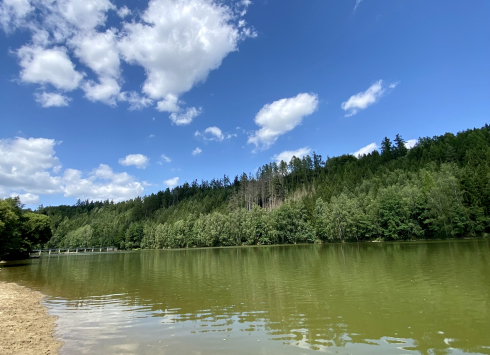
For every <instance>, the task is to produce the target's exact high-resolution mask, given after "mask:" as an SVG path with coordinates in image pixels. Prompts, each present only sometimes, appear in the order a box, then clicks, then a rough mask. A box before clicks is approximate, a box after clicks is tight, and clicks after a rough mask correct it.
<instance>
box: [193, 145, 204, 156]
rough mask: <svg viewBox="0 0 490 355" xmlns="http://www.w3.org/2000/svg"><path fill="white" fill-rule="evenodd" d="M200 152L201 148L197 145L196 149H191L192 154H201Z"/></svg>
mask: <svg viewBox="0 0 490 355" xmlns="http://www.w3.org/2000/svg"><path fill="white" fill-rule="evenodd" d="M201 153H202V149H201V148H199V147H197V148H196V149H194V150H193V151H192V155H199V154H201Z"/></svg>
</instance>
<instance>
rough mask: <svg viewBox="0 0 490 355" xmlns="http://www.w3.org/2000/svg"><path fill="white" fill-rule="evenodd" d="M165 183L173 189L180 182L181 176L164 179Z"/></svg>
mask: <svg viewBox="0 0 490 355" xmlns="http://www.w3.org/2000/svg"><path fill="white" fill-rule="evenodd" d="M163 183H164V184H165V185H167V186H168V187H169V188H171V189H173V188H174V187H175V186H177V185H178V184H179V178H178V177H174V178H171V179H168V180H163Z"/></svg>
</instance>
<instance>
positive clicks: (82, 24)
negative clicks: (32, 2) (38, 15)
mask: <svg viewBox="0 0 490 355" xmlns="http://www.w3.org/2000/svg"><path fill="white" fill-rule="evenodd" d="M37 6H38V7H39V8H40V9H42V10H43V11H44V12H45V14H46V15H45V16H46V17H45V19H44V23H43V25H44V26H46V27H48V28H50V29H52V31H53V32H54V37H55V38H57V39H59V40H61V39H64V38H67V37H68V36H70V35H72V34H73V33H77V32H79V31H90V30H92V29H94V28H96V27H97V26H100V25H103V24H104V23H105V22H106V20H107V11H109V10H115V9H116V7H115V6H114V5H113V4H112V3H111V2H110V1H109V0H59V1H50V0H47V1H46V0H44V1H43V0H42V1H38V2H37Z"/></svg>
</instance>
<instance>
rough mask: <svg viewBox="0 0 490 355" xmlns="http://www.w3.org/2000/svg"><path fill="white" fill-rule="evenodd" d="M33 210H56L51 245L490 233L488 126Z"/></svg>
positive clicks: (155, 244)
mask: <svg viewBox="0 0 490 355" xmlns="http://www.w3.org/2000/svg"><path fill="white" fill-rule="evenodd" d="M5 201H6V200H4V201H3V203H4V204H6V202H5ZM10 204H12V202H10ZM0 213H1V212H0ZM27 213H31V214H36V215H42V216H46V217H47V218H49V219H48V221H49V227H50V238H49V240H46V241H41V240H42V238H40V239H39V240H40V241H41V242H40V243H38V244H40V246H43V247H49V248H55V247H62V248H74V247H89V246H98V245H113V246H117V247H118V248H121V249H135V248H150V249H155V248H190V247H216V246H231V245H266V244H283V243H292V244H294V243H315V242H318V243H320V242H342V241H373V240H377V241H394V240H414V239H435V238H438V239H439V238H464V237H478V236H480V237H481V236H487V233H489V232H490V126H488V125H485V126H484V127H482V128H480V129H469V130H466V131H463V132H460V133H458V134H456V135H455V134H452V133H446V134H444V135H441V136H435V137H432V138H431V137H426V138H420V139H419V140H418V143H417V144H416V145H415V146H414V147H413V148H411V149H407V148H406V146H405V142H404V140H403V138H402V137H401V136H400V135H397V136H396V137H395V138H394V139H393V141H392V140H390V139H389V138H385V139H384V140H383V141H382V142H381V148H380V151H379V152H378V151H377V150H375V151H373V152H372V153H370V154H368V155H364V156H360V157H354V156H353V155H342V156H339V157H327V158H326V159H323V157H322V156H321V155H318V154H316V153H313V154H312V156H305V157H303V158H301V159H300V158H296V157H293V158H292V159H291V161H290V162H284V161H281V162H280V163H270V164H266V165H264V166H262V167H261V168H259V169H258V171H257V172H256V173H255V174H251V173H249V174H246V173H243V174H242V175H240V176H236V177H235V178H233V179H232V178H230V177H228V176H226V175H225V176H223V177H222V178H219V179H213V180H211V181H201V182H200V183H199V182H198V181H197V180H195V181H193V182H192V183H187V182H186V183H184V184H183V185H181V186H178V187H175V188H174V189H172V190H170V189H168V188H167V189H166V190H165V191H159V192H158V193H154V194H151V195H148V196H144V197H137V198H135V199H132V200H128V201H124V202H119V203H114V202H112V201H108V200H107V201H88V200H87V201H80V200H79V201H78V202H77V203H76V204H75V205H73V206H64V205H62V206H49V207H43V206H40V207H39V208H38V209H37V210H36V211H33V212H30V211H29V212H27ZM2 218H3V217H2ZM1 228H2V224H0V230H1ZM2 234H3V232H2ZM43 240H44V239H43Z"/></svg>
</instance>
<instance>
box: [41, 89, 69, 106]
mask: <svg viewBox="0 0 490 355" xmlns="http://www.w3.org/2000/svg"><path fill="white" fill-rule="evenodd" d="M34 96H35V99H36V102H37V103H39V104H40V105H41V106H42V107H63V106H68V104H69V103H70V101H71V98H69V97H67V96H64V95H61V94H58V93H54V92H46V91H43V92H42V93H36V94H34Z"/></svg>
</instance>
